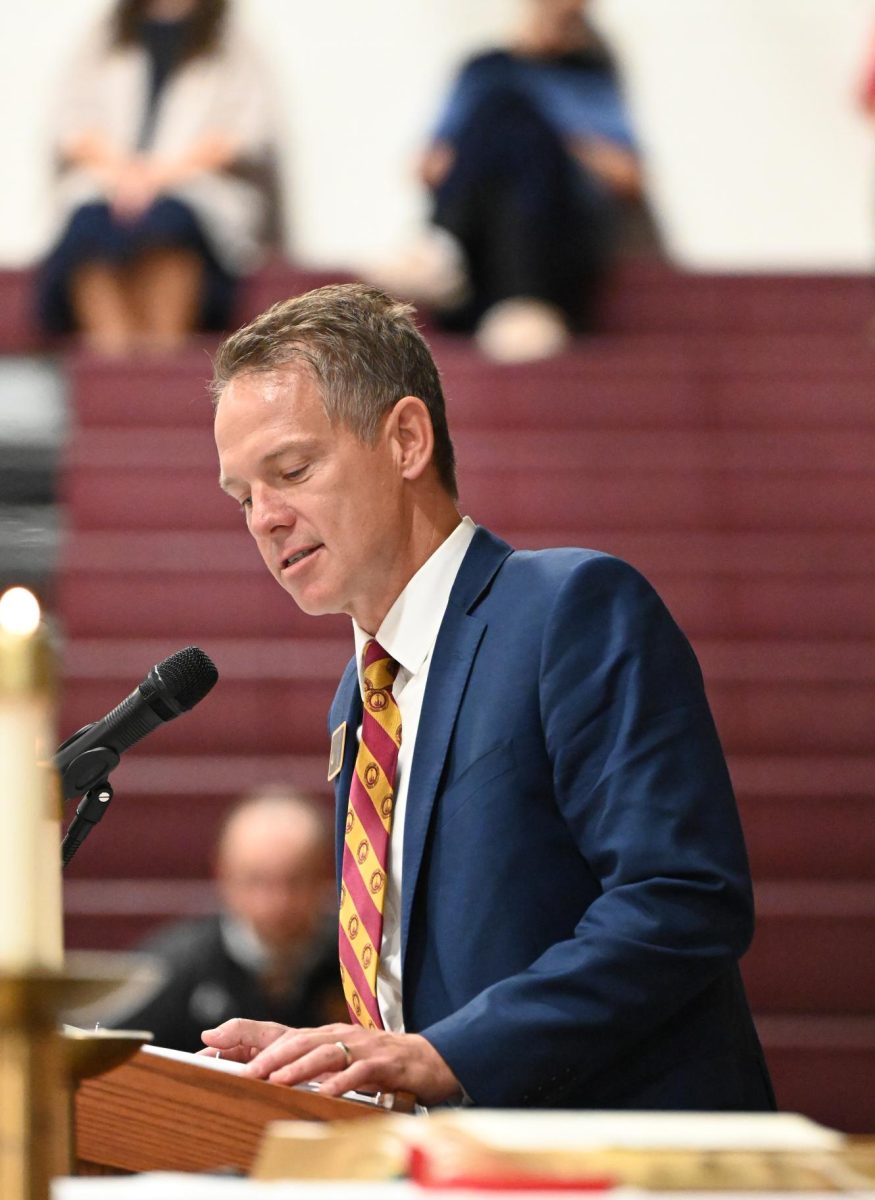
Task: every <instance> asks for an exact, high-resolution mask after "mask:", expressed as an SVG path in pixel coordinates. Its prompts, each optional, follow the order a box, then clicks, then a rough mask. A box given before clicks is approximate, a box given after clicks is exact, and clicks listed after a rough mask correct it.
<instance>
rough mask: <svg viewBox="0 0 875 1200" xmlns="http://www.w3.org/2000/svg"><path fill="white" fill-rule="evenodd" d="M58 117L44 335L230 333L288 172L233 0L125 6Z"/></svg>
mask: <svg viewBox="0 0 875 1200" xmlns="http://www.w3.org/2000/svg"><path fill="white" fill-rule="evenodd" d="M56 109H57V112H56V116H55V121H54V130H53V143H54V158H55V164H56V177H55V188H54V193H55V201H56V209H57V224H58V231H57V236H56V238H55V241H54V244H53V246H52V249H51V251H50V253H49V255H48V257H47V259H46V262H45V263H44V264H43V267H42V270H41V272H40V277H39V283H38V295H37V301H38V308H39V315H40V318H41V321H42V324H43V326H44V328H45V329H46V331H47V332H49V333H55V334H56V333H68V332H74V331H78V332H81V333H82V335H83V336H84V338H85V340H86V341H87V343H88V344H89V345H91V346H92V347H94V348H95V349H97V350H99V351H104V352H109V353H124V352H127V351H130V350H132V349H135V348H138V349H139V348H153V349H157V350H166V349H172V348H174V347H176V346H178V345H180V344H181V343H182V342H183V341H184V340H185V338H186V337H187V336H188V334H189V333H190V332H191V331H192V330H196V329H223V328H227V327H228V323H229V321H230V318H231V314H232V310H233V304H234V298H235V285H236V281H237V279H238V278H239V276H241V275H242V274H245V273H247V272H249V271H251V270H252V269H253V268H254V267H255V266H256V265H257V264H258V262H259V261H260V260H261V258H262V257H263V255H264V253H265V250H266V248H267V247H268V245H269V244H270V243H271V242H272V241H274V240H275V236H276V221H277V197H276V190H277V189H276V177H277V176H276V142H275V136H274V130H273V124H274V111H273V109H274V105H273V99H272V95H271V90H270V87H269V84H268V82H267V72H266V70H265V66H264V63H263V62H262V60H261V57H260V55H259V54H258V53H257V52H256V51H255V49H254V48H253V47H252V46H250V45H249V43H248V41H247V39H246V37H245V36H244V35H243V34H242V33H241V32H240V30H239V29H237V28H236V27H235V26H234V25H233V23H232V22H231V20H230V14H229V11H228V4H227V2H226V0H117V3H116V4H115V5H114V7H113V10H112V11H111V13H110V14H109V16H108V17H107V18H106V19H104V20H102V21H100V22H99V23H98V25H97V26H96V28H95V29H94V30H93V31H92V32H91V33H90V35H89V36H88V37H87V38H86V39H85V42H84V44H83V45H82V47H81V48H80V50H79V52H78V54H77V55H76V56H75V57H74V60H73V62H72V64H71V66H70V68H69V70H68V71H67V73H66V76H65V79H64V82H63V84H62V86H61V88H60V94H59V96H58V100H57V104H56Z"/></svg>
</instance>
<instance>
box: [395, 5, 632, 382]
mask: <svg viewBox="0 0 875 1200" xmlns="http://www.w3.org/2000/svg"><path fill="white" fill-rule="evenodd" d="M524 4H525V7H524V14H523V21H522V24H521V27H520V29H519V32H518V34H517V36H516V37H515V38H514V39H513V41H512V43H511V44H510V45H509V46H508V47H507V48H506V49H500V50H493V51H490V52H488V53H485V54H481V55H479V56H477V57H475V58H474V59H472V60H471V61H470V62H469V63H468V64H467V65H466V66H465V67H464V68H463V70H462V72H461V74H460V75H459V76H458V78H457V80H456V82H455V84H454V86H453V88H452V89H451V92H450V95H449V97H448V99H447V102H446V104H445V106H444V109H443V113H442V115H441V117H440V119H439V121H438V123H437V127H436V129H435V131H434V134H433V137H432V140H431V143H430V145H429V147H428V148H427V150H426V152H425V154H424V155H423V157H422V161H421V164H420V172H419V173H420V176H421V179H422V181H423V182H424V183H425V184H426V185H427V187H428V188H429V189H430V191H431V195H432V200H433V208H432V217H431V221H432V226H431V229H430V231H429V233H428V234H427V235H426V237H425V238H424V239H423V240H422V241H420V242H419V243H417V244H416V245H415V246H413V247H412V248H411V249H410V250H409V251H407V252H406V253H405V254H403V255H402V256H401V257H399V258H398V259H397V260H396V261H395V262H393V263H387V264H385V266H384V267H382V268H378V269H377V270H376V271H374V272H373V277H374V281H375V282H377V283H378V284H380V285H381V286H383V287H384V288H385V289H386V290H387V291H389V292H392V293H393V294H397V295H402V296H404V297H405V298H407V299H411V300H415V301H418V302H420V303H428V304H431V305H433V306H435V307H436V308H437V309H438V311H439V316H440V319H441V323H442V324H443V326H444V327H446V328H448V329H453V330H462V331H469V330H474V329H476V330H477V337H478V341H479V342H480V344H481V346H482V348H483V350H484V351H485V352H486V353H488V354H490V355H491V356H492V357H494V358H497V359H500V360H506V361H512V360H522V359H529V358H532V359H533V358H540V357H546V356H547V355H549V354H553V353H555V352H557V351H558V350H560V349H561V348H562V346H563V345H564V344H565V342H566V340H567V338H568V335H569V332H571V331H574V330H581V329H585V328H586V327H587V326H588V325H589V324H590V322H591V318H592V307H593V303H594V300H595V297H596V291H597V287H598V284H599V283H600V281H601V280H602V278H603V276H604V273H605V271H606V268H607V267H608V265H609V263H610V260H611V257H612V251H613V247H614V240H615V232H616V225H617V219H618V213H619V210H620V208H621V207H622V206H623V204H624V203H625V202H628V201H630V200H634V199H636V198H637V197H638V196H639V195H640V188H641V172H640V169H639V163H638V157H637V154H636V151H635V146H634V141H633V137H632V133H631V130H630V126H629V122H628V119H627V115H626V111H625V108H624V106H623V101H622V97H621V94H620V88H619V84H618V81H617V76H616V73H615V71H614V67H613V65H612V62H611V58H610V56H609V54H608V52H607V50H606V48H605V46H604V45H603V43H602V42H601V40H600V39H599V37H598V35H597V34H596V32H595V30H594V29H593V28H592V26H591V25H590V24H589V22H588V21H587V19H586V15H585V9H586V7H587V6H586V4H583V3H581V0H524Z"/></svg>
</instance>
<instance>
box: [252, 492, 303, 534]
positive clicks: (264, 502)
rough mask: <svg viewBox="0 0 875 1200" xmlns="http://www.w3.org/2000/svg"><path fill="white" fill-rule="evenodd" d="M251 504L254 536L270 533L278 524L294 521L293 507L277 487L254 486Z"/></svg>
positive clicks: (288, 523) (287, 523)
mask: <svg viewBox="0 0 875 1200" xmlns="http://www.w3.org/2000/svg"><path fill="white" fill-rule="evenodd" d="M250 505H251V507H250V509H249V532H250V533H251V534H252V535H253V536H254V537H261V536H263V535H264V534H267V533H270V532H271V531H272V530H274V529H276V528H277V527H278V526H281V525H292V524H293V523H294V515H293V514H292V512H291V509H290V508H289V506H288V504H287V503H286V502H285V501H284V499H283V497H282V496H281V495H280V493H279V492H278V491H277V490H276V488H271V487H261V486H259V487H254V488H253V489H252V495H251V497H250Z"/></svg>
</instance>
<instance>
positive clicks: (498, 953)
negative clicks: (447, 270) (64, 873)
mask: <svg viewBox="0 0 875 1200" xmlns="http://www.w3.org/2000/svg"><path fill="white" fill-rule="evenodd" d="M213 388H214V396H215V398H216V420H215V435H216V444H217V447H218V453H219V462H220V467H221V485H222V487H223V489H224V490H225V491H226V492H227V493H228V495H229V496H230V497H231V498H232V499H233V500H235V501H236V502H237V503H238V504H239V505H240V506H241V507H242V509H243V512H244V515H245V519H246V523H247V527H248V529H249V531H250V533H251V534H252V535H253V537H254V538H255V540H256V543H257V545H258V548H259V550H260V552H261V555H262V557H263V558H264V561H265V563H266V565H267V567H268V569H269V570H270V571H271V573H272V574H273V575H274V577H275V578H276V579H277V581H278V582H279V583H280V585H281V586H282V587H283V588H284V589H285V590H286V591H287V592H288V593H289V594H290V595H291V597H292V598H293V599H294V601H295V602H296V604H297V605H298V606H299V607H300V608H301V609H302V610H303V611H304V612H306V613H310V614H313V615H318V614H321V613H336V612H344V613H347V614H348V615H349V616H350V617H351V618H352V621H353V631H354V637H355V642H356V651H357V653H356V655H355V657H354V658H352V659H351V661H350V663H349V665H348V667H347V669H346V671H345V673H344V676H343V678H342V679H341V681H340V684H339V686H338V690H337V693H336V696H335V699H334V703H333V705H332V707H331V711H330V713H329V731H330V732H331V733H332V735H333V736H332V754H331V776H332V777H333V779H334V786H335V796H336V801H337V836H336V848H337V860H338V882H339V881H340V874H341V872H340V866H341V862H342V860H343V856H344V833H345V825H346V822H347V818H348V816H349V817H350V819H353V818H354V813H353V811H352V805H351V802H350V787H351V782H352V780H353V772H354V770H355V771H356V773H358V768H357V767H356V756H357V750H358V746H357V742H358V738H357V737H356V736H355V731H356V730H359V729H360V727H361V726H362V723H363V716H362V714H363V691H364V679H363V678H362V675H361V670H362V668H361V665H360V664H361V655H360V650H361V648H362V646H363V645H364V644H365V643H366V642H369V641H370V639H372V638H373V639H375V640H376V641H377V643H378V644H379V647H380V648H381V649H382V650H383V651H384V652H385V654H386V655H387V656H388V657H389V658H391V659H394V660H395V661H396V662H397V663H398V664H399V666H398V671H397V676H396V677H395V679H394V682H393V683H392V685H391V686H392V694H393V696H394V700H395V702H396V703H397V706H398V709H399V715H400V720H401V734H400V753H399V758H398V769H397V774H396V777H395V781H394V793H395V794H394V805H395V811H394V816H393V821H392V827H391V837H390V846H389V852H388V876H389V878H388V890H387V893H386V898H385V907H384V919H383V925H382V939H381V944H380V947H379V950H380V954H379V962H378V976H377V983H376V998H377V1002H378V1009H379V1014H378V1015H379V1016H380V1019H381V1021H382V1024H383V1026H384V1028H383V1029H378V1028H374V1029H367V1028H364V1027H363V1026H362V1025H360V1024H358V1023H351V1024H346V1023H342V1024H334V1025H328V1026H324V1027H321V1028H317V1029H287V1028H285V1027H283V1026H281V1025H276V1024H271V1023H265V1022H258V1021H252V1020H250V1019H248V1018H247V1015H246V1014H241V1015H240V1016H239V1017H236V1018H234V1019H232V1020H231V1021H228V1022H225V1023H224V1024H222V1025H220V1026H219V1027H218V1028H216V1029H212V1030H206V1031H205V1032H204V1034H203V1040H204V1042H205V1044H206V1046H207V1047H209V1048H210V1052H215V1050H217V1049H218V1050H221V1052H222V1053H223V1055H226V1056H227V1057H230V1058H234V1059H237V1060H238V1061H244V1062H247V1063H248V1067H247V1071H248V1073H249V1074H251V1075H253V1076H256V1077H260V1078H269V1079H271V1080H272V1081H274V1082H278V1083H285V1084H296V1083H301V1082H304V1081H306V1080H314V1079H316V1080H319V1081H320V1086H321V1088H322V1090H323V1091H324V1092H326V1093H327V1094H332V1095H337V1094H340V1093H342V1092H344V1091H348V1090H356V1091H370V1092H377V1091H382V1092H392V1091H407V1092H411V1093H413V1095H414V1096H415V1097H416V1099H417V1100H418V1101H419V1102H420V1103H422V1104H426V1105H432V1104H440V1103H445V1102H454V1101H459V1100H468V1101H470V1102H473V1103H477V1104H486V1105H491V1106H497V1105H503V1106H514V1107H520V1106H526V1105H550V1106H554V1107H557V1106H558V1107H562V1106H565V1107H589V1108H592V1107H601V1108H700V1109H729V1108H736V1109H748V1110H751V1109H758V1108H770V1107H773V1105H774V1098H773V1096H772V1093H771V1087H770V1084H769V1080H768V1073H767V1071H766V1068H765V1064H764V1061H763V1057H762V1052H761V1050H760V1047H759V1043H758V1041H757V1037H756V1033H755V1031H754V1028H753V1023H752V1021H751V1017H750V1012H749V1010H748V1007H747V1002H746V1000H745V997H744V991H743V988H742V985H741V981H740V977H739V973H738V967H737V960H738V958H739V956H740V955H741V954H742V953H743V952H744V950H745V948H746V946H747V944H748V941H749V939H750V936H751V932H752V925H753V916H752V901H751V887H750V879H749V875H748V869H747V861H746V856H745V851H744V843H743V839H742V836H741V830H740V827H739V823H738V817H737V812H736V809H735V803H734V798H733V795H732V789H731V786H730V783H729V778H728V774H727V771H726V766H725V762H724V759H723V755H722V751H721V749H720V745H719V741H718V739H717V735H716V732H715V730H714V725H713V721H712V719H711V715H710V711H709V709H708V705H707V701H706V699H705V695H704V689H703V686H702V679H701V674H700V672H699V670H698V666H697V664H696V661H695V658H694V656H693V654H692V651H691V649H690V647H689V644H688V643H687V641H686V639H685V638H684V636H683V634H682V633H681V631H680V630H679V629H678V627H677V626H676V624H675V623H674V621H673V620H672V619H671V617H670V615H669V614H668V612H667V611H666V609H665V606H664V605H663V604H662V602H661V601H660V600H659V597H658V596H657V595H656V593H655V592H654V591H653V589H652V588H651V587H650V586H649V584H648V583H647V582H646V581H645V580H644V579H642V577H641V576H640V575H639V574H638V572H636V571H635V570H634V569H633V568H631V567H629V566H628V565H627V564H625V563H622V562H620V561H619V560H617V559H614V558H611V557H610V556H608V555H605V554H600V553H598V552H596V551H590V550H580V549H555V550H544V551H539V552H524V551H514V550H512V549H511V547H510V546H508V545H507V544H506V543H505V542H503V541H501V540H500V539H499V538H497V537H495V536H494V535H493V534H491V533H490V532H489V531H487V530H485V529H483V528H480V527H475V526H474V525H473V523H472V522H471V521H470V520H468V519H467V518H462V516H461V515H460V513H459V511H458V508H457V504H456V496H457V490H456V480H455V463H454V454H453V446H452V441H451V440H450V436H449V430H448V428H447V421H446V414H445V409H444V399H443V393H442V390H441V384H440V378H439V375H438V372H437V368H436V367H435V364H434V361H433V359H432V357H431V354H430V352H429V350H428V347H427V346H426V344H425V342H424V341H423V339H422V337H421V335H420V334H419V333H418V331H417V330H416V328H415V326H414V324H413V322H412V320H411V310H410V309H409V308H408V307H407V306H405V305H403V304H399V303H398V302H396V301H394V300H392V299H391V298H390V297H388V296H386V295H384V294H383V293H381V292H379V291H377V290H376V289H373V288H368V287H365V286H364V285H356V284H348V285H338V286H334V287H329V288H322V289H318V290H317V291H315V292H311V293H308V294H307V295H305V296H300V297H297V298H295V299H292V300H289V301H286V302H284V303H282V304H279V305H276V306H275V307H274V308H273V309H271V310H269V311H268V312H267V313H265V314H263V315H262V316H261V317H259V318H256V320H255V321H254V322H252V323H250V325H248V326H246V327H245V328H244V329H242V330H240V331H238V333H236V334H234V335H232V337H231V338H229V339H228V341H227V342H226V343H225V344H224V346H223V347H222V348H221V350H220V351H219V354H218V356H217V359H216V363H215V367H214V384H213ZM540 466H541V464H534V467H540ZM534 467H533V469H534ZM393 669H394V668H393ZM372 686H373V687H377V688H379V687H380V686H386V685H376V684H374V685H372ZM369 697H370V693H369ZM379 707H380V708H382V707H384V706H383V705H380V706H379ZM368 708H369V710H371V703H370V699H369V705H368ZM371 725H373V720H372V721H371ZM369 728H370V726H369ZM347 730H348V731H349V736H346V735H345V731H347ZM391 730H394V732H395V733H397V728H396V727H395V726H394V724H393V725H392V726H391ZM371 732H372V734H373V730H372V731H371ZM359 736H360V737H361V736H362V734H361V733H360V734H359ZM384 736H385V737H387V738H388V736H389V734H388V733H386V734H384ZM363 741H364V739H363ZM365 774H366V772H365ZM363 786H367V779H365V783H364V785H363ZM354 791H355V792H356V794H358V791H359V789H358V785H356V787H355V788H354ZM348 807H349V809H350V812H349V813H348ZM362 844H363V845H364V843H362ZM365 851H367V847H366V846H365ZM380 874H381V872H376V873H375V875H373V876H370V877H369V878H370V880H371V884H372V887H373V886H374V878H375V877H376V875H380ZM344 878H346V876H344ZM378 886H379V887H380V888H381V889H382V884H381V883H379V884H378ZM348 898H349V897H348V895H347V897H346V899H344V900H343V903H348ZM357 902H358V901H356V903H357ZM345 928H346V929H347V930H348V929H349V925H348V924H347V925H346V926H345ZM351 936H353V937H354V936H355V935H351ZM372 936H373V935H372ZM369 961H370V962H372V961H373V960H372V958H371V959H369ZM345 969H347V971H349V969H350V968H349V964H348V963H347V967H346V968H345ZM355 998H358V997H354V999H355ZM353 1009H354V1010H355V1009H356V1006H355V1003H354V1002H353ZM362 1012H363V1015H364V1008H362Z"/></svg>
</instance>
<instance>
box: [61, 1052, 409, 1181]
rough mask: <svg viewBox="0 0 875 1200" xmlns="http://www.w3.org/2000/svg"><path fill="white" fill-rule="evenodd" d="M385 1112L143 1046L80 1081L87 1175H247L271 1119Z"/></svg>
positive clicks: (81, 1162) (82, 1168) (82, 1164)
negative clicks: (123, 1060) (233, 1171)
mask: <svg viewBox="0 0 875 1200" xmlns="http://www.w3.org/2000/svg"><path fill="white" fill-rule="evenodd" d="M386 1111H387V1110H385V1109H382V1108H378V1107H377V1106H376V1105H372V1104H365V1103H360V1102H357V1101H354V1100H340V1099H335V1098H334V1097H332V1096H320V1095H318V1094H317V1093H316V1092H309V1091H304V1090H298V1089H295V1088H287V1087H281V1086H280V1085H278V1084H274V1083H264V1082H262V1081H261V1080H258V1079H247V1078H244V1077H243V1076H242V1075H231V1074H226V1073H225V1072H220V1071H212V1070H206V1069H204V1068H203V1067H200V1066H197V1065H193V1064H191V1063H186V1062H179V1061H176V1060H173V1059H166V1058H159V1057H157V1056H154V1055H149V1054H145V1053H144V1052H143V1051H142V1050H140V1051H138V1052H137V1054H136V1055H135V1056H134V1057H133V1058H132V1059H130V1061H129V1062H126V1063H124V1064H123V1065H122V1066H120V1067H116V1068H115V1069H114V1070H112V1071H109V1072H107V1073H106V1074H105V1075H98V1076H97V1077H95V1078H93V1079H85V1080H83V1081H82V1082H81V1083H80V1084H79V1086H78V1088H77V1090H76V1095H75V1154H76V1160H77V1164H76V1165H77V1170H78V1173H79V1174H82V1175H104V1174H120V1173H127V1172H134V1171H216V1170H221V1169H223V1168H232V1169H237V1170H240V1171H245V1172H248V1171H249V1169H250V1167H251V1165H252V1162H253V1160H254V1158H255V1154H256V1150H257V1149H258V1145H259V1143H260V1141H261V1136H262V1133H263V1131H264V1127H265V1126H266V1125H267V1124H268V1122H269V1121H278V1120H284V1121H288V1120H294V1119H295V1118H298V1119H300V1120H304V1121H335V1120H345V1121H348V1120H354V1119H356V1118H361V1119H363V1120H368V1119H373V1118H380V1117H381V1116H384V1115H385V1113H386Z"/></svg>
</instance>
